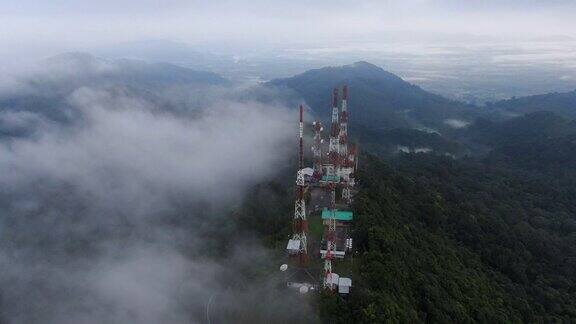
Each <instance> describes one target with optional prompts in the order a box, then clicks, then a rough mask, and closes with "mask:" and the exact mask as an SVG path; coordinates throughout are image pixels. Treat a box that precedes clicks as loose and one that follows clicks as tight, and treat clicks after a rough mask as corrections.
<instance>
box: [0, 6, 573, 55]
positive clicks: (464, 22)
mask: <svg viewBox="0 0 576 324" xmlns="http://www.w3.org/2000/svg"><path fill="white" fill-rule="evenodd" d="M574 9H575V4H574V2H573V1H569V0H557V1H546V2H541V1H520V0H508V1H496V0H489V1H466V2H461V1H454V0H434V1H432V0H409V1H399V0H388V1H371V0H361V1H355V2H353V3H352V2H348V1H304V0H297V1H275V2H274V3H273V5H271V4H270V3H269V2H267V1H263V0H252V1H235V0H218V1H182V0H174V1H167V2H162V4H160V3H158V2H155V1H132V0H124V1H99V2H97V3H96V2H95V3H86V2H80V1H73V0H59V1H50V2H49V3H48V2H43V1H34V0H24V1H18V2H3V3H2V4H0V12H2V21H3V25H4V28H3V30H4V32H3V33H0V44H1V45H0V46H1V48H2V49H3V50H2V52H4V53H8V52H11V51H21V50H22V49H25V48H34V49H36V50H40V49H42V48H46V50H48V51H49V50H56V49H58V50H60V51H62V50H63V49H67V50H70V49H71V47H72V48H79V47H94V46H103V45H110V44H114V43H118V42H125V41H137V40H149V39H171V40H178V41H183V42H187V43H190V44H196V45H200V44H220V47H224V46H227V45H228V46H229V45H230V44H234V46H236V47H243V48H249V47H251V48H254V47H256V48H267V47H270V46H277V45H279V44H283V45H284V46H286V45H288V44H296V45H297V44H308V45H309V44H323V46H327V45H330V44H331V45H335V44H339V43H341V42H342V41H351V40H354V41H362V40H364V41H379V40H380V41H384V40H386V39H388V38H389V37H386V36H390V35H387V33H388V34H390V33H394V34H396V35H397V36H400V37H404V38H409V39H410V38H412V39H413V38H414V37H415V36H416V37H419V38H421V37H424V38H427V39H436V40H438V39H439V38H438V36H443V35H444V36H446V35H454V36H456V35H460V39H462V40H463V39H465V38H468V39H470V37H479V36H490V37H497V38H502V37H509V38H511V39H517V40H518V39H526V38H533V37H544V36H556V35H567V36H572V37H574V36H576V35H575V32H574V31H575V30H576V25H575V24H576V23H575V22H574V20H573V19H572V18H573V12H574ZM15 44H18V48H9V47H8V46H9V45H15ZM224 44H226V45H224ZM29 54H30V53H29Z"/></svg>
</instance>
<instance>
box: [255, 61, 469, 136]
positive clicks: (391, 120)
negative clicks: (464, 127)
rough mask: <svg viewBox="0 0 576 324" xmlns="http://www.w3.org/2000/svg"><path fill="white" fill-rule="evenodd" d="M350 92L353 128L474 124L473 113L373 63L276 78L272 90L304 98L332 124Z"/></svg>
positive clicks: (316, 70)
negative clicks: (337, 101)
mask: <svg viewBox="0 0 576 324" xmlns="http://www.w3.org/2000/svg"><path fill="white" fill-rule="evenodd" d="M343 84H347V85H348V86H349V88H350V98H349V106H350V116H351V117H350V123H351V124H354V123H357V124H362V125H364V126H367V127H370V128H375V129H389V128H398V127H430V128H447V127H448V126H447V125H446V124H445V120H446V119H449V118H456V119H465V120H470V119H471V118H473V116H474V115H475V112H474V110H473V109H470V106H467V105H465V104H462V103H459V102H455V101H452V100H449V99H447V98H444V97H442V96H439V95H436V94H433V93H430V92H427V91H425V90H423V89H422V88H420V87H418V86H416V85H413V84H411V83H408V82H406V81H404V80H402V79H401V78H400V77H398V76H397V75H395V74H393V73H390V72H387V71H385V70H384V69H382V68H380V67H378V66H376V65H373V64H370V63H368V62H356V63H354V64H350V65H344V66H339V67H324V68H320V69H314V70H309V71H306V72H304V73H302V74H299V75H296V76H293V77H290V78H284V79H276V80H272V81H270V82H268V83H266V86H268V87H277V88H288V89H291V90H292V91H294V92H296V93H297V94H298V95H300V96H301V97H302V98H303V99H304V100H305V101H306V103H307V104H308V105H309V106H310V107H311V109H312V110H313V111H314V112H315V113H316V114H317V116H318V117H320V118H322V119H324V120H328V118H329V116H330V94H331V90H332V89H333V88H334V87H340V86H342V85H343Z"/></svg>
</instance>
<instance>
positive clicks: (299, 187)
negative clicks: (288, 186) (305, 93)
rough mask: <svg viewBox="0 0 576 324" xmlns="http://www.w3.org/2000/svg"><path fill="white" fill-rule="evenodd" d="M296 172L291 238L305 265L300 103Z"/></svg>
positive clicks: (304, 207)
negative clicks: (296, 242)
mask: <svg viewBox="0 0 576 324" xmlns="http://www.w3.org/2000/svg"><path fill="white" fill-rule="evenodd" d="M299 136H300V138H299V151H298V173H297V176H296V202H295V204H294V234H293V235H292V240H297V241H300V249H299V252H298V255H299V263H300V265H301V266H302V265H305V264H306V260H307V255H308V240H307V232H308V220H307V219H306V203H305V201H304V186H305V179H304V172H303V171H302V169H303V168H304V108H303V107H302V105H300V129H299Z"/></svg>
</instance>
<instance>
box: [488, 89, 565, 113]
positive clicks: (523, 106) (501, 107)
mask: <svg viewBox="0 0 576 324" xmlns="http://www.w3.org/2000/svg"><path fill="white" fill-rule="evenodd" d="M486 108H487V109H488V110H489V111H491V112H493V113H497V114H502V115H504V116H505V117H506V116H510V115H519V114H526V113H531V112H536V111H550V112H554V113H556V114H558V115H560V116H564V117H568V118H572V119H574V118H576V90H574V91H571V92H562V93H558V92H556V93H548V94H542V95H535V96H528V97H520V98H512V99H508V100H502V101H497V102H494V103H491V104H488V106H487V107H486Z"/></svg>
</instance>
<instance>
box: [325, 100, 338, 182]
mask: <svg viewBox="0 0 576 324" xmlns="http://www.w3.org/2000/svg"><path fill="white" fill-rule="evenodd" d="M338 129H339V120H338V89H334V91H333V93H332V125H331V127H330V142H329V145H328V161H329V162H328V166H327V168H326V175H327V176H328V177H332V178H333V177H335V176H336V174H337V170H338V164H339V163H338V162H339V160H340V157H339V153H338V151H339V147H340V141H339V140H338V137H339V135H340V134H339V130H338ZM332 180H333V179H332Z"/></svg>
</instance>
